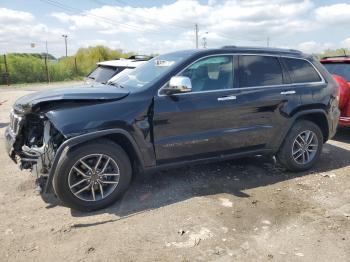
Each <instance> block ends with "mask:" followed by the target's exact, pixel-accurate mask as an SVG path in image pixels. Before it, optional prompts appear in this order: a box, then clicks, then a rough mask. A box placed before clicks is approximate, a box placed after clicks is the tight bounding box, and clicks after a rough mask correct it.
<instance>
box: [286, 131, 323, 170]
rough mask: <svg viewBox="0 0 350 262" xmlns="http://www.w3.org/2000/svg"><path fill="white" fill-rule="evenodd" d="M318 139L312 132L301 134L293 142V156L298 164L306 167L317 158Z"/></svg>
mask: <svg viewBox="0 0 350 262" xmlns="http://www.w3.org/2000/svg"><path fill="white" fill-rule="evenodd" d="M317 149H318V139H317V136H316V134H315V133H314V132H313V131H311V130H305V131H303V132H301V133H300V134H299V135H298V136H297V137H296V138H295V140H294V142H293V148H292V155H293V159H294V161H295V162H296V163H298V164H301V165H306V164H308V163H310V162H311V161H312V160H313V159H314V158H315V156H316V153H317Z"/></svg>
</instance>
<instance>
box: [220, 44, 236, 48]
mask: <svg viewBox="0 0 350 262" xmlns="http://www.w3.org/2000/svg"><path fill="white" fill-rule="evenodd" d="M236 47H237V46H235V45H224V46H223V47H221V48H222V49H229V48H236Z"/></svg>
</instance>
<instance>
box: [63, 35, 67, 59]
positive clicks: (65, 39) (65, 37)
mask: <svg viewBox="0 0 350 262" xmlns="http://www.w3.org/2000/svg"><path fill="white" fill-rule="evenodd" d="M62 37H64V43H65V45H66V57H67V56H68V54H67V37H68V35H62Z"/></svg>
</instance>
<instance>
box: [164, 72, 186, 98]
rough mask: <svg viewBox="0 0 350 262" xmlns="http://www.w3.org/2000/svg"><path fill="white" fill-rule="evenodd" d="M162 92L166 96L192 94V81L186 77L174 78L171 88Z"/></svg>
mask: <svg viewBox="0 0 350 262" xmlns="http://www.w3.org/2000/svg"><path fill="white" fill-rule="evenodd" d="M162 90H163V92H164V93H165V94H166V95H173V94H178V93H188V92H191V91H192V84H191V79H190V78H188V77H186V76H173V77H172V78H171V79H170V82H169V86H168V87H166V88H163V89H162Z"/></svg>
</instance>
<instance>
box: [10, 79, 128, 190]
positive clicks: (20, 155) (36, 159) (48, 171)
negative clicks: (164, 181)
mask: <svg viewBox="0 0 350 262" xmlns="http://www.w3.org/2000/svg"><path fill="white" fill-rule="evenodd" d="M128 94H129V91H127V90H123V89H120V88H119V89H116V88H115V87H112V86H106V85H101V86H96V87H85V86H84V87H71V88H61V89H51V90H45V91H41V92H36V93H31V94H29V95H26V96H23V97H21V98H19V99H18V100H17V101H16V102H15V104H14V106H13V109H12V111H11V113H10V125H9V126H8V127H7V129H6V131H5V141H6V148H7V152H8V154H9V156H10V157H11V158H12V159H13V160H14V161H15V162H16V163H18V164H19V165H20V168H21V169H29V170H32V171H33V173H34V174H36V176H37V181H38V183H39V186H41V188H43V186H44V187H45V188H43V189H45V190H44V191H45V192H50V191H51V180H52V176H53V175H52V174H53V172H54V171H55V163H56V164H57V161H58V159H56V158H57V156H58V155H59V153H58V152H59V148H61V147H60V146H62V148H61V149H62V150H63V146H64V144H63V143H64V142H65V141H68V136H70V137H69V138H72V136H74V135H77V134H78V133H79V132H85V131H86V130H85V128H86V127H87V126H89V127H90V128H92V129H93V128H95V129H96V128H97V127H96V126H98V125H99V124H100V123H101V121H100V119H101V115H108V114H107V113H106V112H110V110H111V109H110V108H109V107H108V106H106V107H105V110H106V111H105V112H102V113H100V114H95V115H94V114H89V113H88V114H87V113H86V108H87V107H88V106H90V107H93V106H96V107H98V106H99V105H103V104H107V103H108V102H112V101H118V100H120V99H123V98H124V97H126V96H128ZM63 112H64V113H63ZM89 112H96V110H94V109H91V108H90V111H89ZM60 113H61V114H60ZM93 117H95V118H97V119H94V118H93ZM82 118H84V119H85V121H84V120H82ZM77 123H81V124H82V125H83V126H79V125H76V124H77ZM93 124H96V126H95V127H94V125H93ZM65 126H69V127H72V126H74V127H76V129H75V130H72V129H69V130H67V129H66V130H64V127H65ZM67 133H69V134H67ZM47 177H50V178H51V180H50V179H48V180H47V183H45V180H46V178H47Z"/></svg>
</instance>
